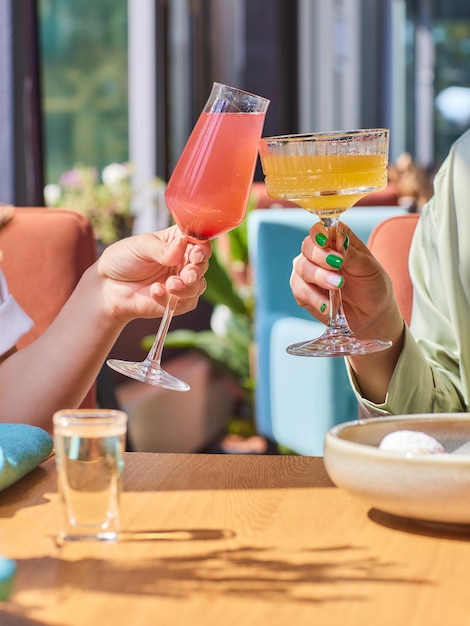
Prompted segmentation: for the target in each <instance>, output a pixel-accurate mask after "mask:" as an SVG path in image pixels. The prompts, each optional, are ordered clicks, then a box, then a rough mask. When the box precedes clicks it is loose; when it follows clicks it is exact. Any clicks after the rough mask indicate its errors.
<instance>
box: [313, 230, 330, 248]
mask: <svg viewBox="0 0 470 626" xmlns="http://www.w3.org/2000/svg"><path fill="white" fill-rule="evenodd" d="M315 241H316V242H317V244H318V245H319V246H321V247H322V248H323V246H324V245H325V243H326V242H327V241H328V237H327V236H326V235H325V233H317V234H316V235H315Z"/></svg>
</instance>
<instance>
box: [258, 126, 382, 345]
mask: <svg viewBox="0 0 470 626" xmlns="http://www.w3.org/2000/svg"><path fill="white" fill-rule="evenodd" d="M388 140H389V131H388V130H387V129H383V128H372V129H363V130H351V131H334V132H324V133H323V132H319V133H311V134H301V135H282V136H279V137H266V138H263V139H262V140H261V142H260V156H261V163H262V166H263V172H264V176H265V181H266V188H267V191H268V193H269V195H270V196H272V197H273V198H285V199H287V200H291V201H292V202H295V203H296V204H298V205H300V206H301V207H302V208H304V209H306V210H307V211H310V212H311V213H313V214H315V215H317V216H318V217H319V218H320V220H321V221H322V222H323V225H324V226H325V228H326V230H327V232H328V238H329V241H330V245H332V246H334V245H335V241H336V228H337V224H338V219H339V216H340V215H341V214H342V213H343V212H344V211H346V210H347V209H349V208H350V207H352V206H353V205H354V204H355V203H356V202H357V201H358V200H360V199H361V198H362V197H363V196H365V195H367V194H368V193H371V192H373V191H378V190H380V189H383V188H384V187H385V185H386V183H387V164H388ZM329 304H330V306H329V321H328V326H327V328H326V330H325V332H324V333H323V335H322V336H321V337H319V338H318V339H313V340H311V341H303V342H300V343H296V344H293V345H291V346H289V347H288V348H287V352H288V353H289V354H294V355H298V356H347V355H352V354H368V353H370V352H377V351H379V350H385V349H386V348H389V347H390V346H391V345H392V344H391V342H390V341H382V340H380V339H367V338H360V337H356V336H355V335H354V333H353V332H352V331H351V329H350V328H349V325H348V322H347V320H346V316H345V314H344V311H343V304H342V299H341V290H331V291H330V293H329Z"/></svg>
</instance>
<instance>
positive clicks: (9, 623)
mask: <svg viewBox="0 0 470 626" xmlns="http://www.w3.org/2000/svg"><path fill="white" fill-rule="evenodd" d="M11 606H12V610H13V611H15V610H17V609H16V608H15V606H14V603H13V604H12V605H11ZM18 610H19V611H20V612H21V611H24V609H23V608H18ZM0 624H1V625H2V626H44V622H38V621H36V620H34V619H29V617H25V616H24V615H21V614H20V613H18V614H15V613H7V612H6V611H2V610H1V609H0Z"/></svg>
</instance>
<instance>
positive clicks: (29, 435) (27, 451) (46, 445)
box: [0, 424, 53, 490]
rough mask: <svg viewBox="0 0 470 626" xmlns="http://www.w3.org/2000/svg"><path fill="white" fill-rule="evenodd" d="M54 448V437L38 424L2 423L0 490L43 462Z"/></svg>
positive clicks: (0, 425)
mask: <svg viewBox="0 0 470 626" xmlns="http://www.w3.org/2000/svg"><path fill="white" fill-rule="evenodd" d="M52 448H53V440H52V437H51V436H50V435H49V433H47V432H46V431H45V430H43V429H42V428H39V427H38V426H30V425H29V424H0V490H1V489H5V488H6V487H9V486H10V485H12V484H13V483H15V482H16V481H17V480H19V479H20V478H23V476H25V475H26V474H27V473H28V472H30V471H31V470H33V469H34V468H35V467H37V466H38V465H39V463H42V461H44V459H45V458H47V457H48V456H49V454H50V453H51V452H52Z"/></svg>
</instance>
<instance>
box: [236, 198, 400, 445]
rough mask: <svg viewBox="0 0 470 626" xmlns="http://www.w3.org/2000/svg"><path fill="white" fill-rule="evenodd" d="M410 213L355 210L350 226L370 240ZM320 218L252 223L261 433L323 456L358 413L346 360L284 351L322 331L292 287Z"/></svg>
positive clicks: (273, 214)
mask: <svg viewBox="0 0 470 626" xmlns="http://www.w3.org/2000/svg"><path fill="white" fill-rule="evenodd" d="M404 213H406V210H405V209H402V208H400V207H354V208H353V209H350V210H349V211H348V212H347V213H346V215H345V218H344V221H345V222H346V223H347V224H348V226H350V227H351V229H352V230H353V231H354V232H355V233H356V234H357V235H358V236H359V237H360V238H361V239H362V241H364V242H367V240H368V238H369V235H370V233H371V231H372V229H373V228H374V227H375V226H376V225H377V224H378V223H379V222H381V221H383V220H384V219H386V218H388V217H391V216H394V215H402V214H404ZM315 219H316V218H315V216H313V215H311V214H310V213H308V212H307V211H305V210H304V209H291V208H288V209H285V208H284V209H268V210H262V209H261V210H260V209H259V210H255V211H252V212H251V213H250V215H249V218H248V246H249V255H250V264H251V266H252V270H253V281H254V288H255V327H254V333H255V342H256V352H257V356H256V370H257V371H256V392H255V409H256V425H257V430H258V432H259V434H261V435H264V436H265V437H268V438H270V439H272V440H274V441H275V442H277V443H278V444H281V445H282V446H285V447H287V448H289V449H290V450H292V451H294V452H296V453H298V454H303V455H323V442H324V437H325V434H326V432H327V431H328V430H329V429H330V428H331V427H332V426H334V425H335V424H337V423H340V422H344V421H348V420H352V419H356V418H357V414H358V406H357V401H356V398H355V396H354V394H353V392H352V390H351V388H350V384H349V381H348V378H347V373H346V368H345V364H344V359H342V358H303V357H295V356H291V355H289V354H287V352H286V347H287V346H288V345H289V344H291V343H294V342H297V341H302V340H305V339H313V338H314V337H317V336H319V335H320V334H321V333H322V332H323V331H324V326H323V325H322V324H320V323H319V322H317V321H316V320H314V319H313V318H312V317H311V316H310V315H309V314H308V313H307V312H306V311H304V310H303V309H301V308H300V307H299V306H298V305H297V303H296V302H295V300H294V297H293V296H292V293H291V289H290V285H289V278H290V274H291V270H292V260H293V259H294V257H295V256H297V255H298V254H299V252H300V246H301V242H302V240H303V239H304V237H305V236H306V235H307V234H308V232H309V230H310V227H311V226H312V224H313V223H314V221H315Z"/></svg>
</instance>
